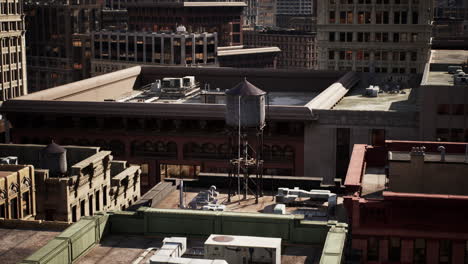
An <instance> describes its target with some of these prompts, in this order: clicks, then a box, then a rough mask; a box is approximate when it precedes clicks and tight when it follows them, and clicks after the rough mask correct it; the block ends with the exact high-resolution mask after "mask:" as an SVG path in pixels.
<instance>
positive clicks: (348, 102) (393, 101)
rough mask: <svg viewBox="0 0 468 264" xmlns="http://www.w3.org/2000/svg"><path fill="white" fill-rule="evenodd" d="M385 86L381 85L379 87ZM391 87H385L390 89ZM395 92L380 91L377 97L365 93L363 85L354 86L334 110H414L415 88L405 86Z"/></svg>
mask: <svg viewBox="0 0 468 264" xmlns="http://www.w3.org/2000/svg"><path fill="white" fill-rule="evenodd" d="M382 88H383V89H385V86H381V89H382ZM390 89H391V88H387V90H388V91H390ZM394 89H395V92H382V93H379V94H378V95H377V97H369V96H366V95H365V91H366V88H365V87H356V88H353V89H352V90H351V91H349V92H348V93H347V94H346V95H345V96H344V97H343V98H342V99H341V101H339V102H338V104H337V105H336V106H335V107H333V109H334V110H366V111H399V112H400V111H401V112H416V111H418V107H417V104H416V103H417V96H416V92H417V89H412V88H406V89H399V90H396V88H394Z"/></svg>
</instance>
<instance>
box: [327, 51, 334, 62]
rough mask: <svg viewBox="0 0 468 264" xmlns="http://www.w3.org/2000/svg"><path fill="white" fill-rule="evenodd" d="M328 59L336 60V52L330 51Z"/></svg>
mask: <svg viewBox="0 0 468 264" xmlns="http://www.w3.org/2000/svg"><path fill="white" fill-rule="evenodd" d="M328 59H329V60H334V59H335V52H334V51H329V52H328Z"/></svg>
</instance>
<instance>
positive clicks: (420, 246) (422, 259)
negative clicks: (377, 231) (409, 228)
mask: <svg viewBox="0 0 468 264" xmlns="http://www.w3.org/2000/svg"><path fill="white" fill-rule="evenodd" d="M413 262H414V264H423V263H426V241H425V240H424V239H420V238H418V239H416V240H415V241H414V261H413Z"/></svg>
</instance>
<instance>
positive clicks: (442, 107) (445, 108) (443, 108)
mask: <svg viewBox="0 0 468 264" xmlns="http://www.w3.org/2000/svg"><path fill="white" fill-rule="evenodd" d="M437 114H438V115H449V114H450V105H449V104H439V105H438V106H437Z"/></svg>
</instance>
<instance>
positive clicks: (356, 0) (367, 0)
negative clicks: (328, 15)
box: [329, 0, 419, 5]
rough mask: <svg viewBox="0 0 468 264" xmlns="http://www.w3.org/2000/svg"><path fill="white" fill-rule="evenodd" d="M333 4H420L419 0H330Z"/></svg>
mask: <svg viewBox="0 0 468 264" xmlns="http://www.w3.org/2000/svg"><path fill="white" fill-rule="evenodd" d="M329 1H330V2H329V3H330V4H331V5H335V4H337V3H340V4H342V5H346V4H348V5H352V4H367V5H370V4H374V3H375V4H379V5H380V4H385V5H388V4H395V5H407V4H409V3H412V4H413V5H418V4H419V0H392V1H391V0H329Z"/></svg>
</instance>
